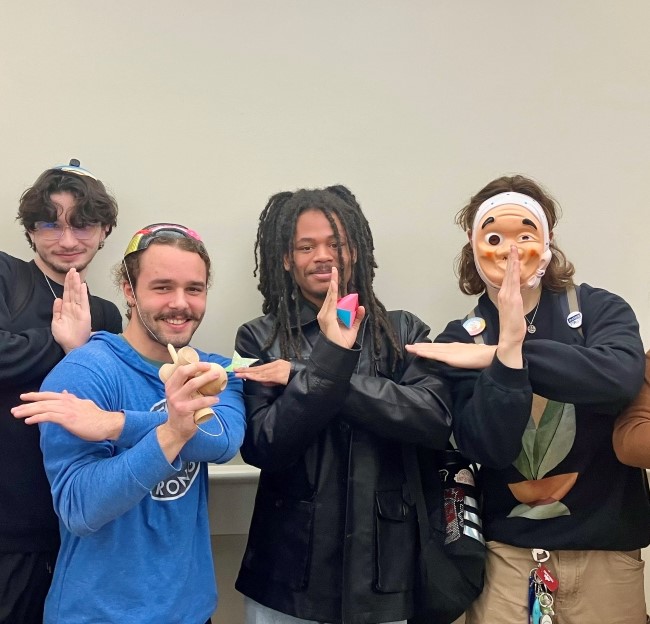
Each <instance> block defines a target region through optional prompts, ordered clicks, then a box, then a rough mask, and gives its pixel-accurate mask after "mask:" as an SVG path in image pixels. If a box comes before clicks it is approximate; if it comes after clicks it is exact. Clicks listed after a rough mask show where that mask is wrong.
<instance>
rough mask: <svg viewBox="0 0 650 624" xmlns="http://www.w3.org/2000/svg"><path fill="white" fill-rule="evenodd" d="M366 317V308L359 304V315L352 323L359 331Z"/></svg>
mask: <svg viewBox="0 0 650 624" xmlns="http://www.w3.org/2000/svg"><path fill="white" fill-rule="evenodd" d="M365 317H366V309H365V308H364V307H363V306H361V305H360V306H359V307H358V308H357V315H356V317H355V319H354V323H352V327H353V328H354V329H356V330H357V332H358V331H359V328H360V327H361V323H362V322H363V319H364V318H365Z"/></svg>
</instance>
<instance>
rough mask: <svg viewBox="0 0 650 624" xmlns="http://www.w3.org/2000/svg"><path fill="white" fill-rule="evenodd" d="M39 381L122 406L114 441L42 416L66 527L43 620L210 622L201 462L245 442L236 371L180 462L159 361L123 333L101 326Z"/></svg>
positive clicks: (212, 586) (213, 600)
mask: <svg viewBox="0 0 650 624" xmlns="http://www.w3.org/2000/svg"><path fill="white" fill-rule="evenodd" d="M199 355H200V359H201V361H209V362H216V363H218V364H221V365H222V366H227V365H228V364H229V363H230V362H229V360H227V359H226V358H223V357H221V356H219V355H216V354H206V353H202V352H199ZM41 389H42V390H44V391H45V390H49V391H56V392H61V391H63V390H67V391H69V392H71V393H73V394H75V395H76V396H78V397H80V398H87V399H91V400H93V401H94V402H95V403H96V404H97V405H98V406H99V407H100V408H102V409H105V410H109V411H119V410H122V411H123V412H124V414H125V426H124V430H123V432H122V434H121V436H120V438H119V439H118V440H116V441H109V440H105V441H103V442H86V441H84V440H81V439H80V438H78V437H76V436H74V435H72V434H70V433H68V432H67V431H66V430H65V429H63V428H62V427H60V426H59V425H55V424H50V423H47V424H43V425H41V449H42V451H43V457H44V461H45V470H46V473H47V476H48V479H49V481H50V484H51V486H52V496H53V499H54V508H55V510H56V513H57V515H58V516H59V519H60V522H59V524H60V531H61V551H60V554H59V558H58V560H57V565H56V569H55V571H54V580H53V583H52V588H51V590H50V593H49V594H48V597H47V602H46V605H45V619H44V623H45V624H53V623H65V624H75V623H76V622H79V623H81V622H83V623H84V624H88V623H90V622H97V623H99V622H103V623H105V622H119V623H120V624H128V623H130V622H133V623H134V624H135V623H137V624H146V623H148V622H150V623H152V624H154V623H155V624H159V623H160V622H165V623H166V624H176V623H178V624H200V623H203V622H205V621H206V620H207V619H208V618H209V617H210V615H211V614H212V612H213V611H214V609H215V608H216V604H217V592H216V583H215V578H214V569H213V563H212V555H211V548H210V531H209V525H208V507H207V496H208V473H207V466H206V464H205V463H204V462H207V461H210V462H217V463H222V462H226V461H228V460H229V459H231V458H232V457H233V456H234V455H235V454H236V452H237V450H238V449H239V446H240V444H241V442H242V438H243V435H244V429H245V415H244V405H243V400H242V382H241V380H239V379H236V378H235V377H234V375H233V374H232V373H230V374H229V376H228V386H227V387H226V389H225V390H224V391H223V392H222V393H221V394H220V395H219V403H218V404H217V406H216V407H215V413H216V418H212V419H211V420H209V421H208V422H206V423H204V424H202V425H200V429H201V430H202V431H198V432H197V433H196V435H195V436H194V437H193V438H192V439H191V440H190V441H189V442H188V443H187V444H186V445H185V446H184V447H183V449H182V451H181V453H180V454H179V456H178V457H177V458H176V459H175V460H174V463H173V464H170V463H169V462H168V461H167V460H166V458H165V456H164V454H163V452H162V450H161V448H160V446H159V444H158V440H157V437H156V427H157V426H158V425H159V424H161V423H163V422H165V420H166V419H167V413H166V411H165V409H166V405H165V389H164V385H163V383H162V382H161V381H160V379H159V378H158V368H157V367H156V366H155V365H154V364H152V363H151V362H148V361H146V360H145V359H143V358H142V357H141V356H140V355H139V354H138V353H137V352H136V351H134V350H133V349H132V348H131V346H130V345H129V344H128V343H127V342H126V341H125V340H124V339H122V338H121V337H119V336H115V335H112V334H109V333H106V332H98V333H96V334H94V335H93V336H92V338H91V340H90V341H89V342H88V343H87V344H86V345H85V346H83V347H81V348H79V349H75V350H74V351H72V352H71V353H70V354H68V356H67V357H66V358H64V360H62V361H61V363H60V364H58V365H57V366H56V367H55V368H54V369H53V370H52V372H51V373H50V374H49V375H48V377H47V378H46V379H45V381H44V382H43V385H42V388H41ZM208 434H211V435H208Z"/></svg>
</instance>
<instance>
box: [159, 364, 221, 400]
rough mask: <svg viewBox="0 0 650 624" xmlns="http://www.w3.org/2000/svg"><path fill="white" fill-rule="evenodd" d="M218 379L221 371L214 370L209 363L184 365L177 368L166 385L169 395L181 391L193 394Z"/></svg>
mask: <svg viewBox="0 0 650 624" xmlns="http://www.w3.org/2000/svg"><path fill="white" fill-rule="evenodd" d="M217 379H219V371H218V370H213V369H212V367H211V366H210V363H209V362H195V363H193V364H183V365H182V366H177V367H176V369H175V370H174V372H173V373H172V374H171V376H170V377H169V379H168V380H167V382H166V383H165V388H166V390H167V393H168V394H169V393H172V392H177V391H179V390H181V389H183V390H185V391H187V393H188V394H191V393H193V392H196V391H197V390H198V389H199V388H202V387H203V386H205V385H206V384H207V383H210V382H213V381H216V380H217Z"/></svg>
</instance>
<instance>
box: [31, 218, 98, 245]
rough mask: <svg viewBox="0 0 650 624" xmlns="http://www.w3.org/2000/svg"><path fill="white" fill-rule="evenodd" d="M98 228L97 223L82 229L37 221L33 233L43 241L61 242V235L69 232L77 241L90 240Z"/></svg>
mask: <svg viewBox="0 0 650 624" xmlns="http://www.w3.org/2000/svg"><path fill="white" fill-rule="evenodd" d="M98 228H99V223H90V224H89V225H84V226H83V227H74V226H72V225H60V224H59V223H56V222H54V223H50V222H49V221H37V222H36V223H34V231H35V232H37V233H38V235H39V236H40V237H41V238H42V239H43V240H45V241H58V240H61V237H62V236H63V233H64V232H65V231H66V230H70V233H71V234H72V236H74V237H75V238H76V239H77V240H88V239H89V238H92V237H93V236H94V235H95V234H96V233H97V230H98Z"/></svg>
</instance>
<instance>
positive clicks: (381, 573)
mask: <svg viewBox="0 0 650 624" xmlns="http://www.w3.org/2000/svg"><path fill="white" fill-rule="evenodd" d="M375 505H376V517H375V580H374V584H375V589H376V590H377V591H380V592H384V593H391V592H402V591H407V590H409V589H412V588H413V582H414V575H415V567H416V566H415V557H416V542H417V524H416V516H415V512H414V509H413V507H411V506H410V505H408V504H407V503H406V502H405V501H404V498H403V496H402V490H390V491H386V492H376V493H375Z"/></svg>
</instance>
